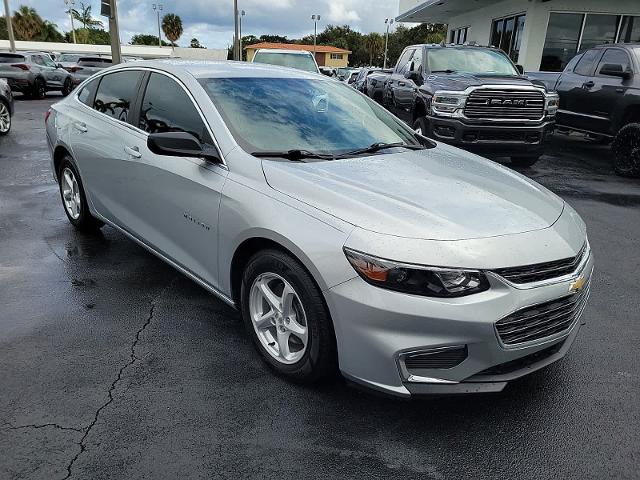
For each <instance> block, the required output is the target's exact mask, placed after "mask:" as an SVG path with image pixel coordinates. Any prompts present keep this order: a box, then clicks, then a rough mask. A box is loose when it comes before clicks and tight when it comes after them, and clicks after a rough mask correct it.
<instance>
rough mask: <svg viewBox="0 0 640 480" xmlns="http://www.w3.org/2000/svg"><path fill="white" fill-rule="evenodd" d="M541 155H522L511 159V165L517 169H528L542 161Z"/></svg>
mask: <svg viewBox="0 0 640 480" xmlns="http://www.w3.org/2000/svg"><path fill="white" fill-rule="evenodd" d="M540 157H541V155H522V156H517V157H511V163H512V164H513V166H514V167H517V168H527V167H531V166H533V164H534V163H536V162H537V161H538V160H539V159H540Z"/></svg>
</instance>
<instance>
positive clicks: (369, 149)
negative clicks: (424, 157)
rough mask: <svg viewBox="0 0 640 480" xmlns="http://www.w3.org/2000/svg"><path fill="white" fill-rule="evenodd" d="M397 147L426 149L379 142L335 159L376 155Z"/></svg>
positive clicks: (417, 148)
mask: <svg viewBox="0 0 640 480" xmlns="http://www.w3.org/2000/svg"><path fill="white" fill-rule="evenodd" d="M397 147H399V148H408V149H409V150H424V149H425V148H426V147H425V146H423V145H409V144H406V143H403V142H395V143H382V142H377V143H373V144H371V145H369V146H368V147H365V148H359V149H358V150H352V151H351V152H345V153H341V154H340V155H336V156H335V158H344V157H351V156H353V155H360V154H363V153H374V152H377V151H379V150H385V149H387V148H397Z"/></svg>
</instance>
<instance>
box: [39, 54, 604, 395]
mask: <svg viewBox="0 0 640 480" xmlns="http://www.w3.org/2000/svg"><path fill="white" fill-rule="evenodd" d="M46 133H47V140H48V144H49V148H50V151H51V158H52V167H53V172H54V174H55V178H56V181H57V182H58V183H59V185H60V194H61V198H62V204H63V206H64V210H65V212H66V214H67V217H68V219H69V221H70V222H71V224H73V225H74V226H75V227H76V228H78V229H80V230H82V231H86V232H90V231H92V230H95V229H97V228H100V227H101V226H102V225H104V224H108V225H110V226H111V227H113V228H115V229H117V230H119V231H120V232H122V233H123V234H124V235H126V236H128V237H129V238H131V239H132V240H134V241H136V242H138V243H140V244H141V245H143V246H144V247H145V248H147V249H148V250H149V251H151V252H152V253H154V254H155V255H157V256H158V257H160V258H161V259H163V260H165V261H166V262H168V263H169V264H171V265H172V266H174V267H175V268H176V269H178V270H179V271H181V272H182V273H184V274H185V275H187V276H188V277H190V278H191V279H193V280H194V281H195V282H197V283H199V284H200V285H202V286H204V287H205V288H207V289H208V290H209V291H211V292H212V293H213V294H214V295H215V296H217V297H218V298H219V299H221V300H222V301H224V302H226V303H228V304H229V305H232V306H234V307H235V308H237V309H238V310H240V311H241V313H242V317H243V319H244V322H245V324H246V327H247V332H248V334H249V335H250V336H251V337H252V338H253V341H254V343H255V346H256V349H257V351H258V352H259V354H260V355H261V356H262V358H263V359H264V360H265V361H266V362H267V364H268V365H269V366H270V367H272V368H273V370H275V371H276V372H278V373H279V374H282V375H284V376H286V377H289V378H291V379H293V380H296V381H302V382H315V381H318V380H320V379H324V378H327V377H331V376H334V375H336V374H337V373H338V372H341V373H342V375H343V376H344V377H346V378H347V379H349V380H351V381H354V382H357V383H360V384H363V385H365V386H368V387H371V388H375V389H378V390H381V391H383V392H386V393H390V394H395V395H399V396H405V397H406V396H411V395H420V394H429V393H455V392H483V391H499V390H501V389H502V388H504V386H505V385H506V383H507V382H508V381H510V380H512V379H515V378H518V377H520V376H522V375H525V374H527V373H529V372H532V371H535V370H537V369H539V368H542V367H544V366H546V365H548V364H550V363H551V362H553V361H555V360H558V359H559V358H561V357H562V356H563V355H564V354H565V353H566V352H567V350H568V349H569V347H570V345H571V343H572V342H573V340H574V338H575V337H576V334H577V333H578V329H579V326H580V315H581V313H582V311H583V309H584V307H585V303H586V301H587V297H588V293H589V282H590V278H591V274H592V269H593V256H592V253H591V250H590V247H589V243H588V241H587V235H586V227H585V224H584V222H583V221H582V220H581V219H580V217H579V216H578V214H577V213H576V212H575V211H574V210H573V209H572V208H571V207H570V206H569V205H568V204H566V203H565V202H564V201H563V200H562V199H560V198H559V197H557V196H556V195H554V194H553V193H551V192H549V191H548V190H546V189H545V188H543V187H541V186H540V185H538V184H536V183H535V182H533V181H531V180H528V179H527V178H526V177H524V176H522V175H519V174H518V173H515V172H513V171H511V170H509V169H507V168H505V167H502V166H500V165H497V164H495V163H493V162H491V161H488V160H485V159H483V158H481V157H478V156H476V155H473V154H470V153H468V152H464V151H462V150H458V149H456V148H453V147H450V146H447V145H445V144H440V143H435V142H433V141H431V140H428V139H426V138H424V137H422V136H421V135H419V134H417V133H416V132H414V131H412V130H411V129H409V128H408V127H407V126H406V125H405V124H404V123H402V122H401V121H400V120H398V119H397V118H396V117H394V116H392V115H391V114H389V113H388V112H387V111H386V110H384V109H383V108H382V107H380V106H379V105H378V104H376V103H375V102H373V101H372V100H371V99H369V98H368V97H366V96H364V95H362V94H360V93H359V92H357V91H355V90H354V89H352V88H350V87H348V86H346V85H344V84H341V83H339V82H335V81H332V80H331V79H329V78H327V77H323V76H321V75H316V74H310V73H305V72H302V71H297V70H290V69H285V68H278V67H272V66H265V65H257V64H252V65H249V64H246V63H227V62H221V63H211V62H188V61H170V62H146V61H144V62H136V63H131V64H125V65H118V66H114V67H112V68H108V69H106V70H104V71H102V72H100V73H98V74H96V75H94V76H93V77H91V78H89V79H88V80H87V81H85V82H83V83H82V84H81V85H80V87H79V88H78V89H77V90H76V91H75V92H74V93H73V95H71V96H70V97H69V98H67V99H65V100H63V101H61V102H60V103H57V104H56V105H54V106H53V107H52V109H51V110H50V112H48V114H47V118H46ZM238 374H241V372H240V371H239V372H238Z"/></svg>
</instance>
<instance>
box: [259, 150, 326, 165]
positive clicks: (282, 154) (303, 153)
mask: <svg viewBox="0 0 640 480" xmlns="http://www.w3.org/2000/svg"><path fill="white" fill-rule="evenodd" d="M251 155H253V156H254V157H260V158H286V159H287V160H292V161H294V162H299V161H301V160H304V159H305V158H319V159H322V160H332V159H333V158H334V157H333V155H325V154H323V153H316V152H311V151H309V150H299V149H294V150H282V151H277V150H276V151H272V152H253V153H252V154H251Z"/></svg>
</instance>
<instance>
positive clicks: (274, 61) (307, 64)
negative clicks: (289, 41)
mask: <svg viewBox="0 0 640 480" xmlns="http://www.w3.org/2000/svg"><path fill="white" fill-rule="evenodd" d="M253 61H254V62H256V63H268V64H269V65H278V66H280V67H289V68H297V69H298V70H304V71H306V72H314V73H318V67H316V63H315V62H314V61H313V58H312V57H311V54H300V53H275V52H260V51H258V52H257V53H256V55H255V57H253Z"/></svg>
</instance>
